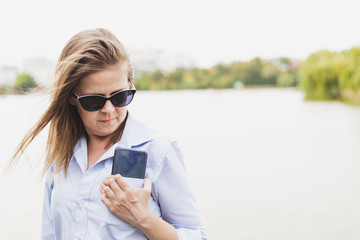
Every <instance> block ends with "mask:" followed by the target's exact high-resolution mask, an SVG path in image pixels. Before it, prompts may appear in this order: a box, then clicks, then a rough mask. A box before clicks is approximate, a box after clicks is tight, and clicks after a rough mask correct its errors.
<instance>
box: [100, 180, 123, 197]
mask: <svg viewBox="0 0 360 240" xmlns="http://www.w3.org/2000/svg"><path fill="white" fill-rule="evenodd" d="M103 184H104V185H105V186H108V187H110V188H111V190H112V191H113V192H114V194H115V195H120V194H121V193H122V189H121V188H120V186H119V184H118V183H117V182H116V181H115V179H113V178H108V179H106V180H104V182H103Z"/></svg>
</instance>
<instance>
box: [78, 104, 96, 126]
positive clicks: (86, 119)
mask: <svg viewBox="0 0 360 240" xmlns="http://www.w3.org/2000/svg"><path fill="white" fill-rule="evenodd" d="M77 109H78V112H79V115H80V118H81V121H82V122H83V124H84V126H85V127H87V126H88V125H89V124H90V123H91V122H92V120H93V119H94V116H95V112H88V111H85V110H84V109H83V108H82V107H81V106H77Z"/></svg>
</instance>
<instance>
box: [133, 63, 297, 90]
mask: <svg viewBox="0 0 360 240" xmlns="http://www.w3.org/2000/svg"><path fill="white" fill-rule="evenodd" d="M297 68H298V66H297V65H294V61H293V60H291V59H289V58H279V59H274V60H261V59H260V58H254V59H253V60H251V61H249V62H233V63H231V64H228V65H226V64H217V65H215V66H213V67H211V68H207V69H202V68H197V67H194V68H190V69H176V70H174V71H172V72H169V73H164V72H162V71H160V70H157V71H154V72H152V73H144V74H142V75H141V76H140V77H137V78H136V80H135V81H136V82H135V85H136V87H137V89H140V90H165V89H206V88H215V89H224V88H237V87H241V86H250V85H253V86H255V85H259V86H279V87H288V86H296V84H297V82H298V79H297Z"/></svg>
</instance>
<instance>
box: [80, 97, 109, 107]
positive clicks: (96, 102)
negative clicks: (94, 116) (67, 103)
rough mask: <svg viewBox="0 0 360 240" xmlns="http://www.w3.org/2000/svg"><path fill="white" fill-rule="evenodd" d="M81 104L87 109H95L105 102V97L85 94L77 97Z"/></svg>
mask: <svg viewBox="0 0 360 240" xmlns="http://www.w3.org/2000/svg"><path fill="white" fill-rule="evenodd" d="M79 101H80V103H81V106H82V107H83V108H84V109H85V110H87V111H97V110H99V109H101V108H102V107H103V106H104V104H105V98H103V97H100V96H87V97H83V98H80V99H79Z"/></svg>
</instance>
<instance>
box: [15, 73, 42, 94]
mask: <svg viewBox="0 0 360 240" xmlns="http://www.w3.org/2000/svg"><path fill="white" fill-rule="evenodd" d="M37 86H38V85H37V83H36V82H35V80H34V78H33V77H32V76H31V75H29V74H27V73H21V74H18V75H17V76H16V81H15V87H14V88H15V89H16V90H18V91H21V92H29V91H31V90H32V89H34V88H35V87H37Z"/></svg>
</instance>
